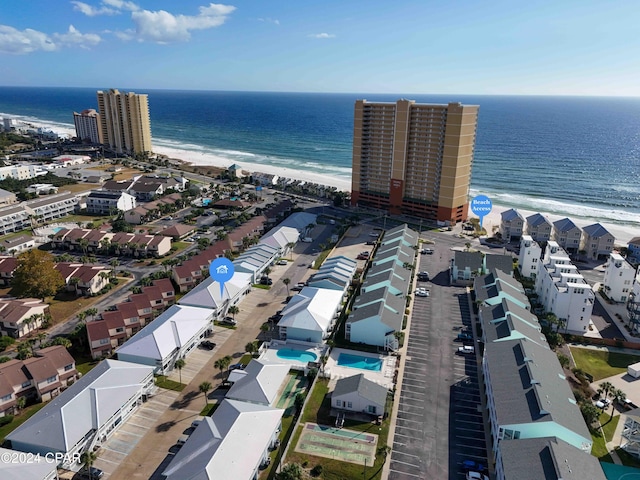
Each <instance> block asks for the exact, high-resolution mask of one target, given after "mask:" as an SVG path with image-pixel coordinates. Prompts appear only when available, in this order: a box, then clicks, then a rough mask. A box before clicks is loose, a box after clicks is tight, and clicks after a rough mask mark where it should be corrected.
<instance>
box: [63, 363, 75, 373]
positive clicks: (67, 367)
mask: <svg viewBox="0 0 640 480" xmlns="http://www.w3.org/2000/svg"><path fill="white" fill-rule="evenodd" d="M69 370H73V363H70V364H69V365H65V366H64V371H65V372H68V371H69Z"/></svg>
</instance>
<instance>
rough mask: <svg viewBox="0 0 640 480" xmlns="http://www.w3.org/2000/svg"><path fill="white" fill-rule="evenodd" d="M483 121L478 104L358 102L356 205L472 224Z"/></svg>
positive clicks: (353, 192) (353, 195)
mask: <svg viewBox="0 0 640 480" xmlns="http://www.w3.org/2000/svg"><path fill="white" fill-rule="evenodd" d="M477 119H478V106H476V105H462V104H460V103H449V104H448V105H428V104H419V103H415V101H413V100H404V99H402V100H398V101H397V102H395V103H383V102H368V101H367V100H358V101H356V104H355V116H354V130H353V132H354V133H353V164H352V170H353V174H352V181H351V182H352V183H351V203H352V204H353V205H362V206H371V207H375V208H381V209H386V210H388V211H389V213H391V214H394V215H398V214H403V213H405V214H411V215H416V216H419V217H423V218H426V219H429V220H434V221H435V220H438V221H443V222H451V223H456V222H460V221H463V220H466V219H467V210H468V206H469V200H468V199H469V184H470V181H471V167H472V164H473V155H474V148H475V141H476V126H477Z"/></svg>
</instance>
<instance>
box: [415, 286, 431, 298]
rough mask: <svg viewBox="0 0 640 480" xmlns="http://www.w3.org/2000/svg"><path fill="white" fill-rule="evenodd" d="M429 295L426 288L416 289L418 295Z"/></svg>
mask: <svg viewBox="0 0 640 480" xmlns="http://www.w3.org/2000/svg"><path fill="white" fill-rule="evenodd" d="M428 296H429V290H427V289H426V288H418V289H417V290H416V297H428Z"/></svg>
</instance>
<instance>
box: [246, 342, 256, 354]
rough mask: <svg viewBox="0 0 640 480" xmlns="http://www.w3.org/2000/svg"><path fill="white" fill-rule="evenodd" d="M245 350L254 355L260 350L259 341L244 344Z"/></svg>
mask: <svg viewBox="0 0 640 480" xmlns="http://www.w3.org/2000/svg"><path fill="white" fill-rule="evenodd" d="M244 350H245V352H247V353H250V354H251V355H253V354H254V353H256V352H257V351H258V342H249V343H247V344H246V345H245V346H244Z"/></svg>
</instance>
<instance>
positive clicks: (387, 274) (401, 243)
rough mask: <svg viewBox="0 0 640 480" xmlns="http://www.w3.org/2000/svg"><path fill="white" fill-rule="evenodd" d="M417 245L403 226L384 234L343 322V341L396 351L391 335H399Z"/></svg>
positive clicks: (407, 228)
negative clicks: (344, 323)
mask: <svg viewBox="0 0 640 480" xmlns="http://www.w3.org/2000/svg"><path fill="white" fill-rule="evenodd" d="M417 245H418V234H417V232H415V231H413V230H411V229H410V228H409V227H407V225H400V226H398V227H396V228H393V229H391V230H388V231H387V232H386V233H385V234H384V238H383V239H382V241H381V242H380V244H379V245H378V247H377V249H376V251H375V254H374V255H373V258H372V260H371V265H370V267H369V270H368V271H367V275H366V277H365V279H364V283H363V285H362V287H361V289H360V295H359V296H358V297H357V298H356V300H355V302H354V304H353V309H352V311H351V313H350V314H349V317H348V318H347V321H346V329H345V337H346V339H347V340H349V341H350V342H353V343H364V344H367V345H376V346H379V347H383V348H385V349H388V350H396V349H397V348H398V339H397V338H396V336H395V333H396V332H400V331H402V324H403V320H404V312H405V309H406V307H407V298H406V297H407V294H408V291H409V288H410V285H411V277H412V269H413V265H414V263H415V255H416V247H417Z"/></svg>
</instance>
